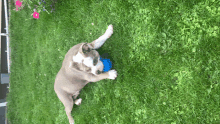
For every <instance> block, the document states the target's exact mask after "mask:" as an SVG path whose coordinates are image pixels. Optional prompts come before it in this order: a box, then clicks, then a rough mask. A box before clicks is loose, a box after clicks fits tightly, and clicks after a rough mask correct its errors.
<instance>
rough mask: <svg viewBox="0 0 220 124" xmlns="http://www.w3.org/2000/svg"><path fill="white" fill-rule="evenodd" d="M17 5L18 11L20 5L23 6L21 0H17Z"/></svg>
mask: <svg viewBox="0 0 220 124" xmlns="http://www.w3.org/2000/svg"><path fill="white" fill-rule="evenodd" d="M15 5H16V10H17V11H18V7H21V5H22V3H21V1H19V0H17V1H16V4H15Z"/></svg>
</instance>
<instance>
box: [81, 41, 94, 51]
mask: <svg viewBox="0 0 220 124" xmlns="http://www.w3.org/2000/svg"><path fill="white" fill-rule="evenodd" d="M91 50H92V48H91V46H89V45H88V43H85V44H84V45H83V46H82V52H83V53H84V54H86V53H88V52H90V51H91Z"/></svg>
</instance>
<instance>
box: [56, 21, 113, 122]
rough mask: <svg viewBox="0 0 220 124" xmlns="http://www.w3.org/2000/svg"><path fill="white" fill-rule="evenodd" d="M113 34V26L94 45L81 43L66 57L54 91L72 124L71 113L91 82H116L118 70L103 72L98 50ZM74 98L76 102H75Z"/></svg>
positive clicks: (79, 102)
mask: <svg viewBox="0 0 220 124" xmlns="http://www.w3.org/2000/svg"><path fill="white" fill-rule="evenodd" d="M112 34H113V25H109V26H108V29H107V30H106V32H105V33H104V34H103V35H102V36H100V37H99V38H98V39H96V40H95V41H93V42H92V43H80V44H77V45H75V46H73V47H72V48H71V49H70V50H69V51H68V52H67V54H66V55H65V58H64V60H63V63H62V67H61V69H60V70H59V72H58V74H57V76H56V79H55V83H54V90H55V92H56V94H57V97H58V98H59V99H60V101H61V102H62V103H63V105H64V107H65V111H66V115H67V117H68V119H69V123H70V124H74V119H73V117H72V116H71V111H72V108H73V105H74V103H75V104H76V105H80V104H81V102H82V99H81V98H79V99H76V98H77V96H78V95H79V92H80V90H81V89H82V88H83V87H84V86H85V85H86V84H88V83H89V82H97V81H100V80H103V79H112V80H114V79H115V78H116V77H117V71H116V70H110V71H108V72H102V70H103V63H102V61H100V55H99V53H98V52H97V51H96V49H98V48H100V47H101V46H102V45H103V44H104V43H105V41H106V40H107V39H108V38H110V36H111V35H112ZM73 97H74V100H75V101H74V102H73Z"/></svg>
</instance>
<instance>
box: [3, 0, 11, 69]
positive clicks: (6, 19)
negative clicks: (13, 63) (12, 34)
mask: <svg viewBox="0 0 220 124" xmlns="http://www.w3.org/2000/svg"><path fill="white" fill-rule="evenodd" d="M4 3H5V4H4V5H5V24H6V34H8V10H7V3H6V0H4ZM6 38H7V61H8V73H10V59H9V54H10V53H9V36H8V35H7V36H6Z"/></svg>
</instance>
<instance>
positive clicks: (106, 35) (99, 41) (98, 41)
mask: <svg viewBox="0 0 220 124" xmlns="http://www.w3.org/2000/svg"><path fill="white" fill-rule="evenodd" d="M112 34H113V25H109V26H108V29H107V30H106V31H105V33H104V34H103V35H102V36H100V37H99V38H98V39H96V40H94V41H93V42H92V43H88V45H89V46H90V47H91V48H93V49H99V48H100V47H101V46H102V45H103V44H104V43H105V41H106V40H107V39H108V38H110V37H111V35H112Z"/></svg>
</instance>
